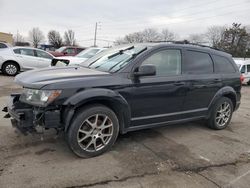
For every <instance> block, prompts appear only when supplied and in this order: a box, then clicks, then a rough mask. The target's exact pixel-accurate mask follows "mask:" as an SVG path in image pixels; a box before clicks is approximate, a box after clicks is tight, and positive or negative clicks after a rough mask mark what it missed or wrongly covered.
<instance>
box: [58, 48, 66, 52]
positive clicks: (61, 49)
mask: <svg viewBox="0 0 250 188" xmlns="http://www.w3.org/2000/svg"><path fill="white" fill-rule="evenodd" d="M65 49H66V47H61V48H58V49H57V50H56V52H60V53H61V52H63V51H64V50H65Z"/></svg>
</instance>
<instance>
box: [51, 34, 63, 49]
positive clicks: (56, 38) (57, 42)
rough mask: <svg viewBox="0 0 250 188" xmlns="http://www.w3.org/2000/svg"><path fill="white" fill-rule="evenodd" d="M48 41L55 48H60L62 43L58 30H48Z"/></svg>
mask: <svg viewBox="0 0 250 188" xmlns="http://www.w3.org/2000/svg"><path fill="white" fill-rule="evenodd" d="M48 40H49V43H50V44H52V45H53V46H54V47H55V48H60V47H61V46H62V45H63V41H62V37H61V35H60V33H59V32H58V31H55V30H51V31H49V32H48Z"/></svg>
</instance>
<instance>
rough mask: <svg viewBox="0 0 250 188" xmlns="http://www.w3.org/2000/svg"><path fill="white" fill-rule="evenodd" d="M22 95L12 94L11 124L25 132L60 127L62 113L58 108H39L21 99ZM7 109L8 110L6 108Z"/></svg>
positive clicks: (9, 105) (10, 102) (8, 110)
mask: <svg viewBox="0 0 250 188" xmlns="http://www.w3.org/2000/svg"><path fill="white" fill-rule="evenodd" d="M19 97H20V95H12V96H11V99H10V101H9V103H8V106H7V108H4V111H7V113H8V115H7V117H10V118H11V124H12V126H13V127H15V128H17V129H18V130H19V131H21V132H22V133H24V134H27V133H28V132H30V133H34V132H37V130H38V129H39V130H41V127H42V128H44V129H49V128H60V127H61V126H62V125H61V123H60V122H61V120H60V119H61V115H60V111H59V110H57V109H46V108H38V107H34V106H32V105H28V104H25V103H22V102H20V101H19ZM6 109H7V110H6Z"/></svg>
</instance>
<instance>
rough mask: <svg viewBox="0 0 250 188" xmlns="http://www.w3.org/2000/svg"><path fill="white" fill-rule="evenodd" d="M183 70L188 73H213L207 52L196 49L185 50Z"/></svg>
mask: <svg viewBox="0 0 250 188" xmlns="http://www.w3.org/2000/svg"><path fill="white" fill-rule="evenodd" d="M185 58H186V59H185V62H184V63H183V71H184V72H185V73H188V74H209V73H213V61H212V59H211V57H210V55H209V54H207V53H203V52H197V51H191V50H187V51H186V56H185Z"/></svg>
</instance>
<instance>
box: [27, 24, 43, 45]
mask: <svg viewBox="0 0 250 188" xmlns="http://www.w3.org/2000/svg"><path fill="white" fill-rule="evenodd" d="M44 38H45V37H44V35H43V32H42V31H41V30H40V29H39V28H38V27H34V28H33V29H32V30H30V31H29V40H30V42H31V43H32V44H33V46H34V47H35V48H37V46H38V44H39V43H41V42H42V41H43V40H44Z"/></svg>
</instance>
